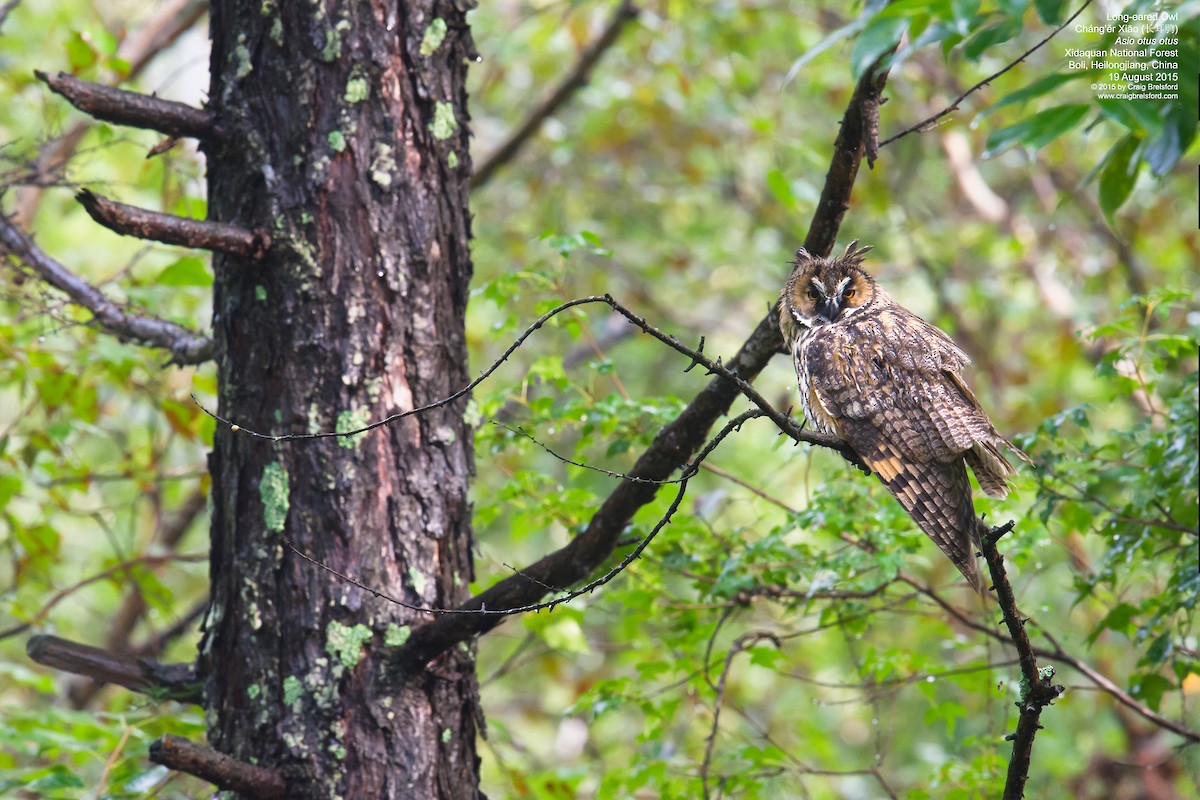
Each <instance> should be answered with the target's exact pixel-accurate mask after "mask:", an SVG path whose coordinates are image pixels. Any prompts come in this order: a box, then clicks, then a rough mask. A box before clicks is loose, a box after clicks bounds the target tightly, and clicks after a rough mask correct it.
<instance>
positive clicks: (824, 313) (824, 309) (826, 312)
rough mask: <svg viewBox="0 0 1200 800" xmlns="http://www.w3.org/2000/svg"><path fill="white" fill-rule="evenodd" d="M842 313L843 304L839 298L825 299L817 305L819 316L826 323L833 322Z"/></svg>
mask: <svg viewBox="0 0 1200 800" xmlns="http://www.w3.org/2000/svg"><path fill="white" fill-rule="evenodd" d="M841 313H842V304H841V302H839V300H838V298H830V297H826V298H823V299H822V300H821V301H820V302H818V303H817V315H818V316H819V317H821V318H822V319H824V320H825V321H826V322H833V321H834V320H835V319H837V318H838V316H839V315H840V314H841Z"/></svg>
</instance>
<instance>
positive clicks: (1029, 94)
mask: <svg viewBox="0 0 1200 800" xmlns="http://www.w3.org/2000/svg"><path fill="white" fill-rule="evenodd" d="M1087 74H1088V73H1087V72H1082V71H1079V72H1053V73H1051V74H1049V75H1047V76H1046V77H1044V78H1039V79H1038V80H1036V81H1034V82H1033V83H1031V84H1029V85H1028V86H1025V87H1022V88H1020V89H1017V90H1016V91H1014V92H1009V93H1008V94H1006V95H1004V97H1001V98H1000V99H999V100H997V101H996V102H995V103H992V105H990V106H988V107H987V108H985V109H984V110H983V111H981V112H980V114H979V116H981V117H986V116H987V115H988V114H991V113H993V112H996V111H999V110H1000V109H1002V108H1004V107H1005V106H1010V105H1013V104H1015V103H1024V102H1025V101H1027V100H1032V99H1034V98H1035V97H1041V96H1042V95H1045V94H1049V93H1050V92H1053V91H1054V90H1055V89H1057V88H1058V87H1060V86H1062V85H1063V84H1065V83H1069V82H1071V81H1074V80H1079V79H1080V78H1082V77H1084V76H1085V75H1087Z"/></svg>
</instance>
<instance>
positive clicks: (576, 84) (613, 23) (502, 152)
mask: <svg viewBox="0 0 1200 800" xmlns="http://www.w3.org/2000/svg"><path fill="white" fill-rule="evenodd" d="M639 13H640V12H639V11H638V8H637V6H635V5H634V4H633V2H632V0H621V4H620V5H619V6H617V9H616V11H614V12H613V15H612V19H610V20H609V22H608V25H606V26H605V28H604V30H603V31H602V32H601V34H600V36H598V37H597V38H596V41H594V42H592V43H591V44H590V45H588V47H587V49H586V50H584V51H583V53H582V54H581V55H580V56H579V60H578V61H576V62H575V65H574V66H573V67H571V70H570V72H568V73H567V74H566V75H565V76H563V79H562V80H561V81H560V82H559V84H558V86H556V87H555V88H554V91H553V92H551V93H550V95H549V96H548V97H547V98H546V99H545V100H543V101H542V102H541V104H540V105H539V106H538V107H537V108H535V109H534V110H533V111H532V112H531V113H530V114H529V116H528V117H526V118H525V121H524V122H522V123H521V124H520V125H518V126H517V129H516V130H515V131H513V132H512V133H511V134H509V136H508V138H507V139H505V140H504V143H503V144H501V145H500V146H499V147H497V148H496V150H495V151H494V152H493V153H491V154H489V155H488V156H487V157H486V158H484V159H483V163H481V164H480V165H479V166H478V167H477V168H476V169H475V171H474V172H473V173H472V175H471V188H472V189H478V188H479V187H480V186H483V185H484V184H485V183H487V182H488V181H489V180H491V179H492V175H493V174H494V173H495V172H496V170H498V169H500V167H502V166H504V165H505V164H507V163H508V162H509V161H512V160H513V158H514V157H516V155H517V153H518V152H520V150H521V147H522V146H523V145H524V144H525V142H527V141H528V140H529V138H530V137H532V136H533V135H534V134H535V133H537V131H538V129H539V128H541V127H542V123H543V122H545V121H546V120H547V119H548V118H549V117H550V115H551V114H553V113H554V112H555V111H557V110H558V109H559V108H560V107H561V106H562V105H563V104H564V103H566V102H567V100H569V99H570V98H571V96H572V95H573V94H575V92H576V91H577V90H578V89H579V88H580V87H582V86H583V85H584V84H586V83H587V80H588V75H590V74H591V71H592V68H593V67H595V66H596V63H597V62H598V61H599V60H600V57H601V56H603V55H604V53H605V52H606V51H607V50H608V49H609V48H610V47H612V46H613V44H614V43H615V42H616V41H617V37H618V36H620V35H621V31H623V30H624V29H625V26H626V25H627V24H629V23H630V22H632V21H633V20H635V19H637V16H638V14H639Z"/></svg>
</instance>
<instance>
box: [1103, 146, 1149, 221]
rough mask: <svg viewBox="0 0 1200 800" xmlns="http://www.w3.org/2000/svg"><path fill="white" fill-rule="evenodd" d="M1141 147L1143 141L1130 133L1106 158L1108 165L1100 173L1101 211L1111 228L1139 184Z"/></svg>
mask: <svg viewBox="0 0 1200 800" xmlns="http://www.w3.org/2000/svg"><path fill="white" fill-rule="evenodd" d="M1140 147H1141V140H1139V139H1138V137H1136V136H1134V135H1133V134H1132V133H1130V134H1127V135H1126V136H1125V137H1124V138H1123V139H1121V141H1119V142H1117V143H1116V144H1115V145H1114V146H1113V148H1112V149H1111V150H1109V152H1108V155H1107V156H1105V162H1106V163H1105V165H1104V169H1103V170H1102V171H1101V172H1100V210H1101V211H1103V212H1104V218H1105V219H1107V220H1108V224H1109V227H1112V224H1113V214H1115V213H1116V212H1117V209H1119V208H1120V207H1121V205H1122V204H1123V203H1124V202H1125V201H1126V200H1127V199H1128V198H1129V195H1130V193H1131V192H1132V191H1133V186H1134V184H1135V183H1137V175H1138V167H1139V166H1141V160H1140V159H1139V158H1138V151H1139V149H1140Z"/></svg>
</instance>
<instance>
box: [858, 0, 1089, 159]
mask: <svg viewBox="0 0 1200 800" xmlns="http://www.w3.org/2000/svg"><path fill="white" fill-rule="evenodd" d="M1091 4H1092V0H1084V3H1083V5H1081V6H1080V7H1079V10H1078V11H1076V12H1075V13H1074V14H1072V15H1071V16H1070V18H1069V19H1067V21H1066V22H1064V23H1063V24H1062V25H1059V26H1058V27H1057V28H1055V29H1054V30H1053V31H1051V32H1050V35H1049V36H1047V37H1046V38H1045V39H1042V40H1041V41H1040V42H1038V43H1037V44H1035V45H1034V46H1033V47H1031V48H1029V49H1028V50H1026V51H1025V52H1024V53H1022V54H1021V55H1020V57H1019V58H1017V60H1016V61H1013V62H1011V63H1010V64H1008V66H1006V67H1005V68H1004V69H1002V70H1000V71H999V72H994V73H992V74H991V75H989V76H987V77H986V78H984V79H983V80H981V81H980V82H979V83H977V84H975V85H974V86H972V87H971V88H970V89H967V90H966V91H965V92H963V93H962V94H960V95H959V96H958V97H956V98H954V101H953V102H952V103H950V105H948V106H946V107H945V108H943V109H942V110H941V111H939V112H937V113H936V114H934V115H933V116H931V117H927V118H925V119H923V120H921V121H920V122H918V123H916V124H914V125H909V126H908V127H907V128H905V129H904V130H902V131H900V132H899V133H897V134H895V135H894V136H889V137H888V138H887V139H884V140H883V141H882V142H880V143H879V146H880V147H886V146H887V145H889V144H891V143H892V142H894V141H896V140H898V139H903V138H904V137H905V136H908V135H909V134H910V133H917V132H918V131H926V130H929V128H930V126H931V125H933V123H935V122H937V121H938V120H939V119H941V118H942V117H944V116H946V115H947V114H949V113H951V112H953V111H957V110H958V106H959V104H960V103H962V101H963V100H966V99H967V98H968V97H970V96H971V95H973V94H975V93H976V92H978V91H979V90H980V89H982V88H983V87H985V86H987V85H988V84H989V83H991V82H992V81H994V80H996V78H999V77H1000V76H1001V75H1003V74H1004V73H1006V72H1008V71H1009V70H1010V69H1012V68H1013V67H1015V66H1017V64H1020V63H1021V62H1022V61H1024V60H1025V59H1027V58H1029V57H1030V56H1031V55H1033V54H1034V53H1036V52H1037V51H1038V50H1040V49H1041V48H1042V47H1043V46H1044V45H1045V44H1046V43H1047V42H1049V41H1050V40H1051V39H1053V38H1054V37H1055V36H1057V35H1058V34H1059V33H1060V32H1061V31H1062V30H1063V28H1065V27H1067V26H1068V25H1070V24H1071V23H1072V22H1074V21H1075V18H1076V17H1078V16H1079V15H1080V14H1082V13H1083V10H1084V9H1085V8H1087V7H1088V6H1090V5H1091Z"/></svg>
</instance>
